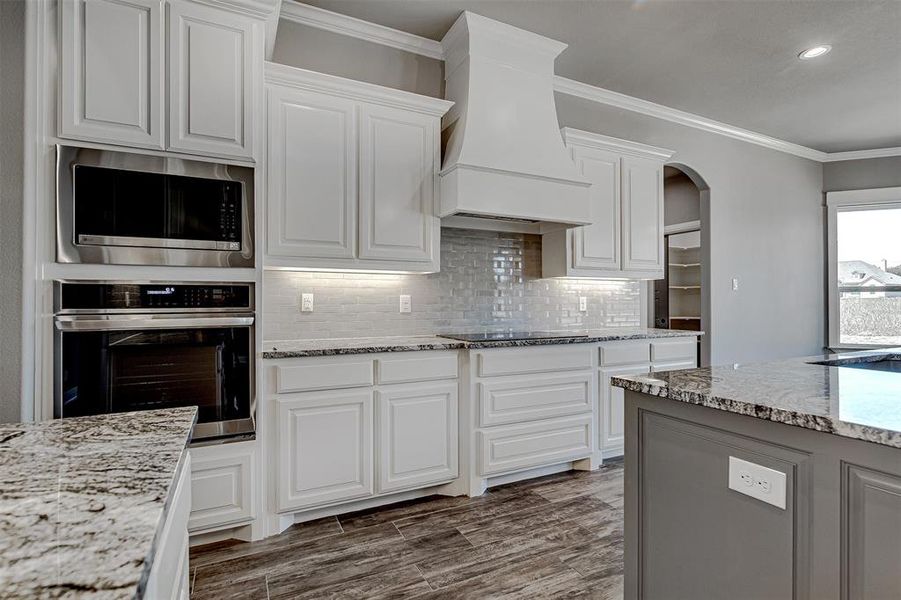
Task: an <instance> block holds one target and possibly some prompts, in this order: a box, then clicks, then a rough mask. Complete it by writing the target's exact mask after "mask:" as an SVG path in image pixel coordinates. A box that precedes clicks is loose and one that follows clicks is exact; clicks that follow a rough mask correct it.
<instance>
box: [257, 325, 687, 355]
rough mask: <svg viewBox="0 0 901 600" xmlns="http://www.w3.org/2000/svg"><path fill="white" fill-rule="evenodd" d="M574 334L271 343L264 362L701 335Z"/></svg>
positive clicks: (632, 330)
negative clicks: (468, 339)
mask: <svg viewBox="0 0 901 600" xmlns="http://www.w3.org/2000/svg"><path fill="white" fill-rule="evenodd" d="M574 333H579V334H587V336H580V337H560V338H548V339H537V340H491V341H479V342H462V341H459V340H451V339H448V338H442V337H438V336H435V335H419V336H406V337H404V336H386V337H361V338H336V339H319V340H313V339H311V340H271V341H266V342H263V358H299V357H305V356H336V355H339V354H366V353H371V352H409V351H414V350H458V349H473V350H474V349H479V348H513V347H520V346H550V345H557V344H588V343H595V342H610V341H615V340H640V339H651V338H666V337H686V336H691V337H695V336H698V335H703V332H700V331H684V330H679V329H650V328H645V327H608V328H606V329H586V330H579V331H577V332H574Z"/></svg>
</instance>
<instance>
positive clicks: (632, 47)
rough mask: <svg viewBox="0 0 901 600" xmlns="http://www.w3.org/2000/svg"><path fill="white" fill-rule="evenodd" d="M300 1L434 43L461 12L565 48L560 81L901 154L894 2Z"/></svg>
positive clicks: (833, 144) (787, 134) (841, 145)
mask: <svg viewBox="0 0 901 600" xmlns="http://www.w3.org/2000/svg"><path fill="white" fill-rule="evenodd" d="M304 1H305V2H306V3H308V4H312V5H314V6H318V7H321V8H324V9H327V10H331V11H334V12H338V13H343V14H346V15H350V16H353V17H357V18H360V19H363V20H366V21H370V22H373V23H378V24H381V25H385V26H387V27H392V28H395V29H400V30H402V31H407V32H410V33H414V34H417V35H420V36H423V37H427V38H431V39H434V40H440V39H441V37H442V36H443V35H444V33H445V32H446V31H447V30H448V29H449V28H450V26H451V24H453V22H454V20H455V19H456V18H457V16H458V15H459V14H460V11H462V10H464V9H465V10H471V11H473V12H476V13H478V14H481V15H484V16H486V17H490V18H493V19H497V20H499V21H503V22H505V23H509V24H511V25H515V26H517V27H521V28H523V29H527V30H529V31H534V32H535V33H539V34H542V35H545V36H548V37H551V38H553V39H556V40H560V41H562V42H566V43H568V44H569V48H568V49H567V50H566V51H565V52H564V53H563V54H562V55H561V56H560V57H559V58H558V59H557V68H556V72H557V74H558V75H562V76H563V77H568V78H570V79H575V80H577V81H581V82H584V83H589V84H591V85H595V86H598V87H602V88H606V89H610V90H613V91H616V92H620V93H623V94H628V95H630V96H635V97H638V98H642V99H644V100H650V101H652V102H656V103H659V104H663V105H666V106H670V107H673V108H678V109H681V110H684V111H688V112H691V113H695V114H698V115H701V116H704V117H707V118H710V119H715V120H717V121H722V122H725V123H728V124H730V125H735V126H738V127H743V128H746V129H750V130H752V131H756V132H759V133H764V134H767V135H770V136H773V137H776V138H779V139H782V140H786V141H789V142H794V143H796V144H801V145H803V146H808V147H811V148H815V149H817V150H820V151H823V152H841V151H850V150H868V149H873V148H887V147H894V146H901V1H898V0H757V1H754V0H744V1H737V0H440V1H439V0H304ZM817 44H831V45H832V47H833V49H832V52H830V53H829V54H827V55H825V56H823V57H821V58H818V59H814V60H809V61H801V60H799V59H798V58H797V55H798V53H799V52H800V51H801V50H804V49H806V48H808V47H811V46H814V45H817Z"/></svg>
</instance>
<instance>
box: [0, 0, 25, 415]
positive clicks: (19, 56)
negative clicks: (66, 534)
mask: <svg viewBox="0 0 901 600" xmlns="http://www.w3.org/2000/svg"><path fill="white" fill-rule="evenodd" d="M24 69H25V3H24V2H18V1H17V2H12V1H0V81H2V82H3V83H2V85H0V140H2V141H3V143H2V144H0V257H2V258H0V282H2V283H0V422H6V421H18V420H19V417H20V398H19V396H20V379H21V378H20V369H21V367H22V360H21V358H22V357H21V335H22V326H21V316H22V152H23V140H22V122H23V100H24V98H23V92H24V89H25V79H24Z"/></svg>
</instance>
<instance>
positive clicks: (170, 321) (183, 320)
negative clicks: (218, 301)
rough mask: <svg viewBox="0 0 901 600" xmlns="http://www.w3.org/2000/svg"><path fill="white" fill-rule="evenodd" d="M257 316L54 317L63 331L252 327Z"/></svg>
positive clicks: (147, 315) (144, 315) (142, 315)
mask: <svg viewBox="0 0 901 600" xmlns="http://www.w3.org/2000/svg"><path fill="white" fill-rule="evenodd" d="M253 321H254V317H253V316H252V315H250V316H243V317H239V316H235V317H220V316H214V317H198V316H195V315H190V316H187V315H186V316H183V317H178V316H175V315H154V314H141V315H134V316H128V315H115V316H111V315H58V316H56V317H55V318H54V322H55V324H56V328H57V329H59V330H60V331H128V330H132V329H187V328H205V329H210V328H221V327H249V326H251V325H253Z"/></svg>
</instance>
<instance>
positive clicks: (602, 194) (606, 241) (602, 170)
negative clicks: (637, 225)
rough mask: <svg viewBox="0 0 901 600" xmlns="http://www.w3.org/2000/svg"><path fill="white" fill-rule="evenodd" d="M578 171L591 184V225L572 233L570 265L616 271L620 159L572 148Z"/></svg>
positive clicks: (588, 149) (610, 155)
mask: <svg viewBox="0 0 901 600" xmlns="http://www.w3.org/2000/svg"><path fill="white" fill-rule="evenodd" d="M572 152H573V159H574V160H575V161H576V166H577V167H578V168H579V172H580V173H581V174H582V175H583V176H584V177H585V178H586V179H588V180H589V181H590V182H591V225H586V226H585V227H576V228H575V229H574V230H573V232H572V252H573V259H572V264H573V267H574V268H577V269H613V270H615V269H619V268H620V266H621V264H622V263H621V261H620V228H619V227H618V225H619V214H620V207H621V203H620V189H621V188H620V186H621V182H620V166H619V162H620V157H619V155H618V154H616V153H615V152H610V151H608V150H599V149H597V148H580V147H573V149H572Z"/></svg>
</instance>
